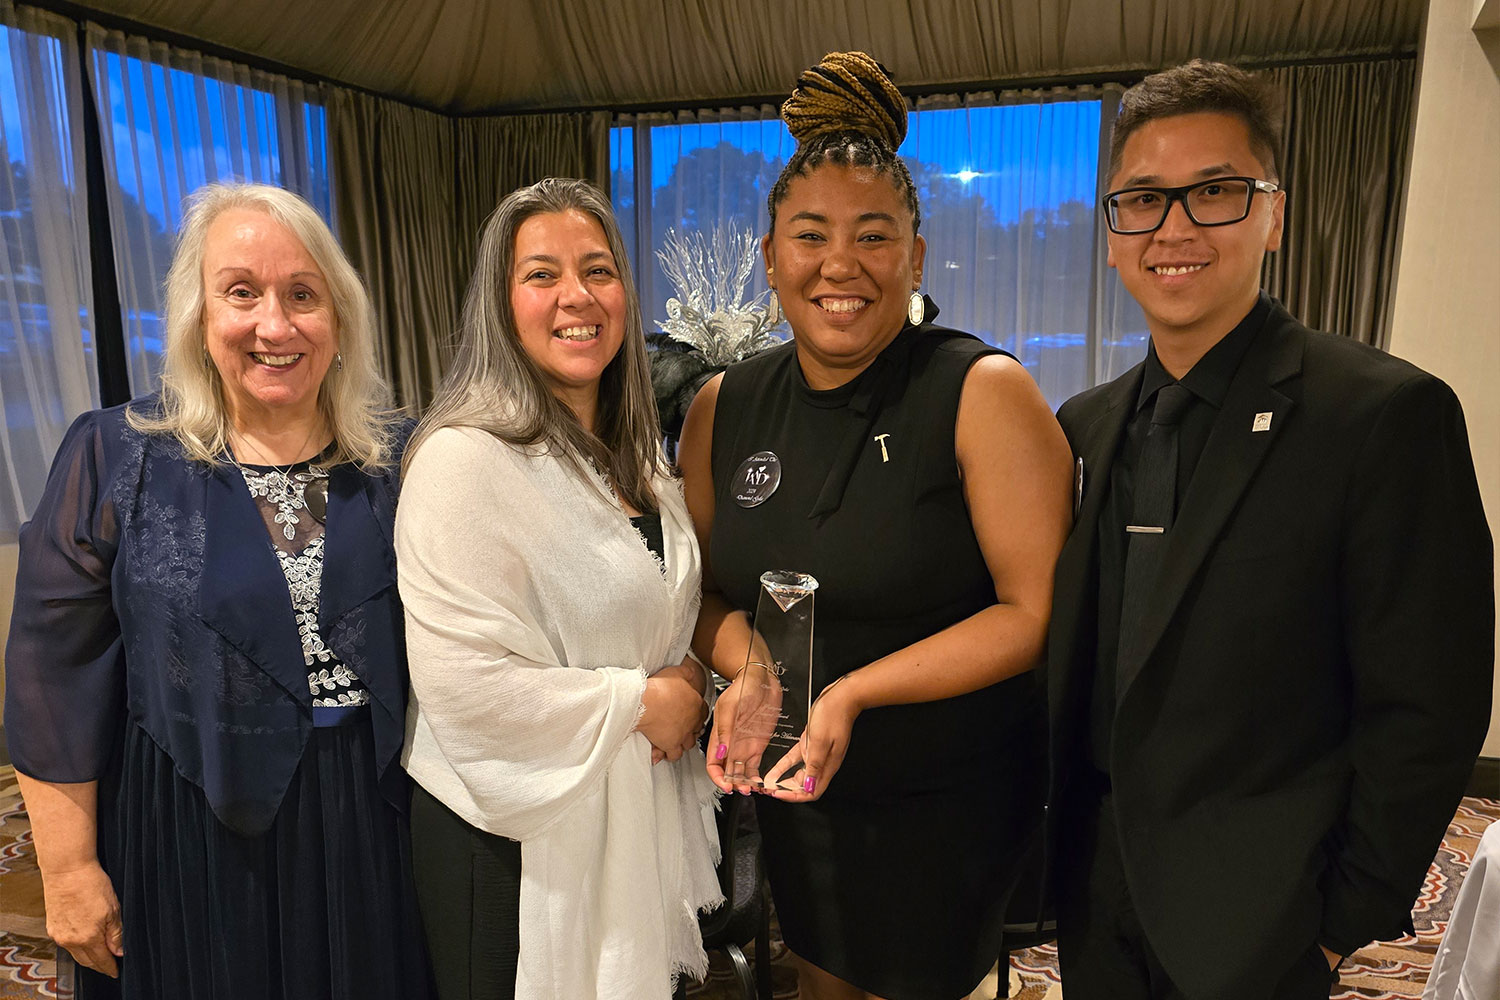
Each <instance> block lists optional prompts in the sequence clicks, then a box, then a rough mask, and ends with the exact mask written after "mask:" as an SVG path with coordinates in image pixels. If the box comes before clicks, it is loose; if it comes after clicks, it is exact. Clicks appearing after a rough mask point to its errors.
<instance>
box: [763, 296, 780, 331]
mask: <svg viewBox="0 0 1500 1000" xmlns="http://www.w3.org/2000/svg"><path fill="white" fill-rule="evenodd" d="M766 318H767V319H768V320H770V321H771V325H772V326H775V325H776V324H777V323H780V322H781V299H780V297H778V296H777V294H776V289H774V288H773V289H771V294H770V297H768V298H767V299H766Z"/></svg>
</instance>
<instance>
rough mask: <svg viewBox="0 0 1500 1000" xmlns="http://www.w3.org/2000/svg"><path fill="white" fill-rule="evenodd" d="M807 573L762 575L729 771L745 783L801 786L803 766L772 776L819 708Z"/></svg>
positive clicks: (814, 584)
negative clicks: (797, 775) (815, 694)
mask: <svg viewBox="0 0 1500 1000" xmlns="http://www.w3.org/2000/svg"><path fill="white" fill-rule="evenodd" d="M817 589H818V581H817V580H815V579H813V578H812V577H811V576H808V575H807V574H806V573H796V572H792V571H790V570H772V571H770V572H768V573H762V574H761V577H760V599H759V600H758V601H757V602H756V605H755V622H754V624H753V626H752V628H751V632H750V648H749V650H748V651H747V653H746V655H745V667H744V670H743V671H742V672H741V674H740V678H739V680H740V697H739V701H738V702H736V704H735V708H734V719H733V728H732V729H731V731H730V737H729V745H728V748H727V749H728V754H727V755H726V758H725V760H724V773H725V777H727V778H728V779H729V780H730V781H731V782H733V783H735V784H737V785H748V786H750V787H752V788H760V789H768V788H783V789H787V790H789V791H801V790H802V786H801V784H800V782H798V781H796V780H794V774H795V772H796V768H795V767H790V768H788V769H787V770H788V773H786V774H781V775H777V776H775V779H774V780H772V781H767V780H766V777H765V776H767V775H772V774H773V772H775V771H776V770H777V765H778V764H779V763H780V762H781V759H782V758H783V757H785V756H786V755H787V753H788V752H789V751H791V750H792V749H793V748H794V747H796V745H797V743H798V741H800V740H801V738H802V731H803V730H804V729H806V728H807V716H808V712H809V711H810V710H811V708H812V638H813V597H814V593H815V592H816V591H817Z"/></svg>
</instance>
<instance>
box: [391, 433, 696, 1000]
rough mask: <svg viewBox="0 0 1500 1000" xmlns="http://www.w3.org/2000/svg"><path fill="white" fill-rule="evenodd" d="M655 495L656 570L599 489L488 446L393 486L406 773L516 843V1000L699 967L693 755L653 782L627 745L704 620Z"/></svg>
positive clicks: (671, 504)
mask: <svg viewBox="0 0 1500 1000" xmlns="http://www.w3.org/2000/svg"><path fill="white" fill-rule="evenodd" d="M655 487H656V492H657V496H658V499H659V503H660V505H661V518H662V534H663V549H664V556H665V558H664V561H663V563H658V562H657V560H656V558H655V556H654V555H653V554H652V553H651V551H650V550H649V549H648V548H647V547H646V545H645V544H643V542H642V540H641V537H640V535H639V534H638V533H637V532H636V530H635V528H634V527H633V526H632V525H631V524H630V521H629V519H628V517H627V516H626V514H625V513H624V511H623V510H621V508H620V507H619V504H618V503H617V502H616V501H615V500H614V498H613V496H612V495H611V494H610V493H609V491H608V489H607V487H606V486H605V484H604V482H603V480H602V479H597V478H585V477H583V476H580V475H579V474H578V473H577V472H575V471H574V470H573V468H572V467H571V466H570V465H569V464H567V463H566V462H564V461H563V460H561V459H559V458H556V457H553V456H550V455H547V454H545V452H544V450H543V449H540V448H531V449H522V448H518V447H513V446H511V445H508V444H506V443H505V442H503V441H501V440H499V439H498V438H496V437H494V436H493V435H491V434H489V433H487V432H485V431H481V430H477V429H473V428H444V429H442V430H439V431H437V432H436V433H434V434H433V435H432V436H431V437H429V438H428V439H427V440H426V441H424V442H423V443H422V445H421V447H420V449H419V450H418V452H417V454H416V456H415V458H414V459H413V460H412V464H411V467H410V469H409V470H408V472H407V475H406V480H405V483H404V484H403V486H402V493H401V501H400V505H399V507H398V509H397V514H396V562H397V576H398V579H399V582H400V589H401V600H402V603H403V604H404V605H405V606H406V622H407V636H406V637H407V655H408V659H409V661H410V666H411V701H410V705H409V708H408V711H407V721H406V748H405V751H404V753H403V755H402V763H403V764H404V765H405V767H406V769H407V771H408V772H410V774H411V776H412V777H413V778H414V779H415V780H416V781H417V782H418V783H419V784H420V785H421V786H422V787H423V788H425V789H426V790H427V791H429V792H430V793H432V795H433V796H435V797H436V798H437V799H438V800H439V801H441V802H442V803H443V804H444V805H446V806H447V807H448V808H449V809H452V810H453V811H454V812H455V813H457V814H458V815H459V816H461V817H463V818H464V819H465V820H467V821H468V822H469V823H471V824H472V825H474V826H476V827H478V828H480V829H482V830H486V831H488V832H490V833H493V834H498V835H500V836H502V837H509V838H511V839H513V840H518V841H520V842H521V894H520V932H521V942H520V944H521V948H520V964H519V971H518V973H517V979H516V997H517V998H518V1000H552V998H556V997H568V998H570V1000H588V998H601V1000H602V998H606V997H618V998H621V1000H642V998H651V997H661V998H663V1000H666V998H667V997H669V996H670V995H671V990H672V986H673V983H674V981H675V978H676V976H677V975H678V974H679V973H682V972H687V973H689V974H692V975H694V976H697V977H700V978H701V976H702V975H703V974H704V972H705V971H706V970H707V965H708V959H707V956H706V955H705V954H704V951H703V945H702V941H701V939H700V936H699V933H698V920H697V915H698V913H699V911H700V910H704V909H709V908H711V907H713V906H715V905H718V904H719V903H720V902H721V901H722V898H721V896H720V893H719V888H718V881H717V878H716V876H715V873H714V865H715V862H716V860H717V855H718V842H717V835H716V832H715V827H714V818H713V810H714V788H713V784H712V782H710V781H709V780H708V777H707V774H706V772H705V769H704V760H703V754H702V753H701V752H700V751H699V750H697V749H696V748H694V749H693V751H692V752H690V753H688V754H685V755H684V756H683V757H682V759H680V760H678V761H676V762H675V763H672V762H666V761H664V762H662V763H660V764H657V765H656V766H654V767H653V766H652V764H651V745H650V743H649V742H648V741H647V740H646V738H645V736H643V735H641V734H640V733H638V732H635V731H634V730H635V725H636V721H637V719H638V718H639V716H640V713H641V710H642V702H641V696H642V693H643V692H644V690H645V684H646V678H647V676H648V675H650V674H653V673H655V672H656V671H657V670H659V669H661V668H662V667H664V666H670V665H673V664H676V663H680V662H681V661H682V659H683V657H684V656H685V655H686V653H687V648H688V642H689V640H690V639H691V636H692V632H693V626H694V622H695V620H696V618H697V612H698V600H699V589H698V588H699V577H700V564H699V555H698V546H697V542H696V540H695V538H694V536H693V531H692V526H691V522H690V521H689V519H688V514H687V507H686V504H685V503H684V501H683V498H682V488H681V485H680V483H678V482H676V481H674V480H670V479H666V478H659V479H658V480H657V482H656V483H655Z"/></svg>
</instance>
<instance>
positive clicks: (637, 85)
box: [85, 0, 1423, 114]
mask: <svg viewBox="0 0 1500 1000" xmlns="http://www.w3.org/2000/svg"><path fill="white" fill-rule="evenodd" d="M85 6H87V7H90V8H93V9H96V10H100V11H105V12H111V13H115V14H118V15H120V16H122V17H127V18H130V19H132V20H135V21H137V22H140V23H143V24H148V25H154V26H156V27H159V28H163V29H166V30H168V31H172V32H176V33H178V34H181V35H186V36H189V37H192V38H198V39H202V40H204V41H207V42H210V43H213V44H215V45H219V46H223V47H225V48H228V49H233V50H237V51H240V52H251V53H255V54H257V55H258V56H259V57H261V58H263V59H268V60H273V61H275V62H279V63H282V64H284V65H286V66H290V67H295V68H297V69H300V70H302V71H304V72H307V73H312V74H315V75H317V76H321V77H325V78H327V79H331V80H336V81H341V82H344V83H348V84H353V85H355V86H359V87H363V88H366V89H369V90H372V91H375V92H377V93H381V94H386V95H389V96H392V97H396V98H399V99H402V100H405V101H408V102H411V103H414V104H417V105H420V106H422V107H425V108H429V109H433V110H438V111H442V112H444V113H447V114H484V113H504V112H511V111H537V110H543V109H548V108H573V107H621V106H629V105H636V104H664V105H670V104H678V105H681V104H694V103H712V102H724V103H734V102H735V101H738V100H742V99H745V98H749V97H757V96H762V95H771V94H783V93H785V92H786V91H787V90H788V89H789V87H790V84H791V82H792V81H793V80H794V79H795V78H796V75H797V73H798V72H799V71H800V70H801V69H803V68H804V67H806V66H808V65H810V64H812V63H813V62H815V61H816V60H817V59H818V58H819V57H820V56H822V55H823V53H824V52H826V51H829V50H831V49H847V48H861V49H865V50H866V51H869V52H871V53H873V54H875V55H876V56H877V57H878V58H879V59H881V60H882V61H883V62H884V63H885V64H886V66H887V67H888V68H889V69H890V70H891V71H892V73H893V75H894V77H895V79H896V82H897V84H898V85H899V86H901V87H903V88H923V87H943V86H953V87H958V86H960V85H963V84H973V83H977V82H993V81H1005V80H1024V79H1037V78H1051V77H1057V76H1072V75H1086V74H1095V75H1098V74H1113V73H1129V72H1132V71H1143V70H1150V69H1154V68H1158V67H1161V66H1164V65H1169V64H1172V63H1176V62H1181V61H1183V60H1186V59H1189V58H1192V57H1193V56H1205V57H1210V58H1219V59H1226V60H1231V61H1236V62H1253V61H1270V60H1283V59H1303V58H1318V57H1327V56H1350V55H1378V54H1391V53H1395V52H1409V51H1411V50H1412V49H1413V48H1414V47H1415V45H1416V42H1417V35H1418V31H1419V28H1420V24H1421V16H1422V8H1423V4H1422V2H1421V0H1298V2H1291V0H1283V2H1276V3H1267V2H1265V0H1259V2H1257V0H1130V2H1128V3H1126V2H1122V0H1031V2H1009V0H911V2H909V3H908V2H896V0H796V2H793V0H760V2H758V3H733V2H726V0H609V2H607V3H602V2H599V0H550V2H547V3H522V2H517V0H390V2H385V3H378V4H377V3H370V2H368V0H321V2H320V3H317V4H313V3H308V2H307V0H257V2H255V3H246V2H244V0H85Z"/></svg>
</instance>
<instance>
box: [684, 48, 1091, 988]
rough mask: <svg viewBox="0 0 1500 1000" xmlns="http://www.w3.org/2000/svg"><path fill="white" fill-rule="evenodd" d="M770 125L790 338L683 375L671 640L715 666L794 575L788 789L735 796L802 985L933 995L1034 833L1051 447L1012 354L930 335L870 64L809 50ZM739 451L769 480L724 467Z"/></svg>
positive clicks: (994, 923)
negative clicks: (686, 408) (700, 593)
mask: <svg viewBox="0 0 1500 1000" xmlns="http://www.w3.org/2000/svg"><path fill="white" fill-rule="evenodd" d="M782 117H783V119H784V120H785V121H786V123H787V125H788V127H789V128H790V129H791V130H792V134H793V136H794V137H795V138H796V139H797V142H798V148H797V151H796V153H795V154H794V155H793V156H792V158H791V160H790V161H789V162H788V163H787V166H786V169H785V170H783V171H782V173H781V177H780V178H779V179H778V180H777V182H776V186H775V187H774V188H773V189H772V191H771V196H770V206H769V207H770V215H771V227H770V232H769V233H768V234H767V235H766V237H765V238H764V241H763V249H764V256H765V263H766V273H767V278H768V281H769V283H770V285H771V287H772V288H774V289H775V290H776V293H777V295H778V296H779V298H780V300H781V307H782V309H783V311H784V312H785V315H786V317H787V319H788V321H789V322H790V325H791V328H792V333H793V342H792V343H789V344H786V345H784V346H781V347H778V348H773V349H772V350H769V351H766V352H765V353H763V354H760V355H758V356H756V357H754V358H751V359H750V360H748V361H745V362H743V363H741V364H738V365H735V366H733V367H731V368H730V369H729V370H728V371H727V372H725V373H724V374H723V375H722V376H719V377H718V378H716V379H714V380H713V381H711V382H709V383H708V384H707V385H706V386H705V387H704V389H703V391H702V392H701V393H700V394H699V396H698V398H697V400H696V401H695V402H694V404H693V407H692V409H691V411H690V412H689V414H688V417H687V421H686V425H685V427H684V429H683V435H682V447H681V450H680V452H679V460H680V462H681V465H682V470H683V473H684V476H685V479H686V489H687V498H688V506H689V508H690V510H691V512H692V514H693V520H694V521H695V523H696V526H697V530H698V533H699V539H700V542H701V544H702V548H703V551H704V554H705V558H704V573H703V578H704V597H703V608H702V612H701V614H700V616H699V619H698V629H697V634H696V636H695V640H694V646H695V649H696V651H697V653H698V655H699V656H700V657H701V658H702V659H703V660H704V662H706V663H710V664H711V665H712V666H713V669H714V670H716V671H718V672H719V673H720V674H722V675H724V676H725V677H727V678H731V679H734V678H735V677H736V674H737V673H738V672H739V671H740V670H741V667H742V665H743V663H744V660H745V651H746V649H747V646H748V643H749V640H750V622H749V617H748V616H749V614H750V613H751V612H752V611H753V610H754V608H755V604H756V597H757V593H758V580H759V577H760V574H761V573H762V572H764V571H766V570H770V569H792V570H798V571H803V572H807V573H810V574H812V575H813V576H814V577H816V578H817V579H818V581H819V584H820V586H819V589H818V594H817V602H818V604H817V634H816V637H815V646H814V655H813V689H814V691H821V692H822V693H821V694H820V695H819V696H818V698H817V701H816V702H815V704H814V706H813V711H812V715H811V718H810V721H809V722H808V725H807V728H806V731H805V732H804V734H803V739H802V741H801V743H800V744H799V747H798V749H797V750H794V751H792V755H791V756H792V758H793V760H794V765H793V770H792V773H794V774H795V778H796V782H797V784H798V785H799V786H800V787H801V788H802V789H804V790H803V791H798V792H786V791H775V792H773V793H771V794H768V795H759V796H757V798H756V801H757V806H758V809H757V812H758V816H759V819H760V824H761V832H762V836H763V842H764V845H765V854H766V865H767V870H768V873H769V876H770V882H771V891H772V895H773V896H774V898H775V903H776V907H777V911H778V913H779V915H780V920H781V928H782V931H783V934H784V936H785V939H786V942H787V945H788V946H789V947H790V948H791V950H792V951H793V952H794V953H795V955H796V957H797V960H798V973H799V982H800V986H801V990H802V996H803V997H804V998H808V1000H828V998H838V1000H843V998H855V997H860V998H864V997H871V996H878V997H888V998H893V1000H918V998H920V1000H929V998H930V1000H954V998H956V997H961V996H965V995H967V994H968V993H969V992H970V991H971V990H972V989H973V988H974V987H975V986H976V985H977V984H978V982H979V981H980V979H981V978H982V977H983V976H984V974H985V973H986V972H987V971H988V970H989V968H990V966H991V965H992V964H993V962H994V961H995V959H996V957H997V956H998V954H999V949H1000V931H1001V927H1002V923H1003V914H1004V908H1005V901H1006V897H1007V895H1008V894H1009V891H1010V888H1011V886H1012V884H1013V882H1014V881H1015V876H1016V875H1017V872H1018V868H1019V864H1020V859H1021V857H1022V855H1023V853H1024V851H1025V849H1026V847H1027V845H1028V843H1029V841H1030V840H1031V839H1032V837H1033V836H1034V834H1035V832H1036V830H1037V827H1038V824H1039V822H1040V820H1041V796H1042V787H1041V786H1042V783H1043V777H1042V776H1043V774H1044V766H1043V761H1042V750H1041V747H1042V741H1041V730H1042V727H1043V721H1042V720H1043V712H1042V707H1041V699H1040V692H1039V690H1038V688H1037V685H1036V684H1035V683H1034V681H1033V679H1032V678H1031V677H1029V676H1025V675H1026V674H1027V672H1028V671H1030V670H1031V669H1032V667H1034V666H1035V665H1036V664H1037V662H1038V661H1039V659H1040V657H1041V654H1042V648H1043V643H1044V637H1045V635H1046V629H1047V619H1048V614H1049V611H1050V605H1051V596H1052V568H1053V563H1054V562H1055V561H1056V558H1057V554H1058V551H1059V549H1060V548H1061V547H1062V543H1063V538H1064V536H1065V534H1066V532H1067V529H1068V523H1069V516H1068V480H1069V461H1070V456H1069V451H1068V446H1067V443H1066V441H1065V440H1064V438H1063V435H1062V432H1061V430H1060V429H1059V427H1058V425H1057V422H1056V421H1055V420H1054V419H1053V417H1052V414H1051V411H1050V410H1049V409H1048V407H1047V404H1046V402H1045V401H1044V400H1043V398H1042V395H1041V393H1040V392H1039V391H1038V390H1037V388H1036V386H1035V385H1034V384H1033V383H1032V381H1031V379H1030V377H1029V376H1028V375H1027V374H1026V371H1025V369H1023V368H1022V367H1021V366H1020V364H1018V363H1017V362H1016V361H1015V359H1013V358H1011V357H1010V356H1008V355H1006V354H1004V353H1002V352H999V351H996V350H995V349H993V348H991V347H988V346H986V345H985V344H983V343H981V342H980V341H978V340H976V339H975V338H973V337H970V336H969V335H967V334H963V333H959V332H958V331H955V330H948V329H944V328H943V327H939V326H936V325H934V324H933V322H932V320H933V319H934V317H935V316H936V315H937V307H936V306H935V305H933V303H932V302H931V300H929V299H925V298H924V297H923V296H922V295H921V293H920V292H919V289H920V287H921V284H922V263H923V259H924V254H925V250H926V246H925V243H924V241H923V239H922V237H921V236H919V235H917V228H918V225H919V223H920V221H921V210H920V206H919V205H918V203H917V193H916V189H915V186H914V185H913V183H912V179H911V174H910V173H909V172H908V171H907V168H906V166H905V165H904V164H903V163H902V161H901V159H900V158H899V157H898V156H897V154H896V149H897V147H898V146H899V145H900V142H901V140H902V138H903V137H904V136H905V134H906V105H905V102H904V100H903V99H902V97H901V95H900V94H899V93H898V92H897V91H896V89H895V88H894V87H893V86H892V84H891V82H890V80H889V79H887V77H886V74H885V73H884V71H883V70H882V69H881V68H880V66H879V64H877V63H876V62H875V61H874V60H872V59H871V58H870V57H869V56H866V55H864V54H863V53H858V52H853V53H834V54H832V55H829V56H827V57H826V58H825V59H824V60H823V62H821V63H819V64H818V65H817V66H815V67H813V68H812V69H810V70H808V71H807V72H806V73H804V74H803V75H802V77H801V78H800V79H799V81H798V86H797V89H796V90H795V91H794V92H793V94H792V96H791V99H790V100H788V101H787V102H786V104H785V105H784V106H783V108H782ZM764 452H772V453H774V455H775V456H776V461H775V462H774V463H773V464H775V465H776V466H777V467H778V469H779V473H780V479H779V484H778V483H777V482H776V481H775V478H774V477H772V478H771V479H770V480H764V479H763V478H762V477H759V476H756V477H754V479H753V480H752V479H750V478H749V475H750V473H751V471H752V469H751V466H750V464H749V463H746V459H748V458H749V457H750V456H751V455H756V454H757V453H764ZM757 464H758V465H759V466H763V465H765V464H766V462H765V459H764V458H763V457H762V458H760V460H759V462H758V463H757ZM747 482H759V483H760V485H759V486H758V487H757V488H754V489H749V490H747V489H745V488H744V487H745V486H746V484H747ZM773 485H774V487H775V488H774V490H773V489H771V487H772V486H773ZM740 689H741V685H740V684H739V683H731V685H730V687H729V689H728V690H727V691H726V692H725V694H724V695H723V696H722V697H721V698H720V699H719V708H718V711H717V713H716V721H715V723H714V731H713V735H712V741H711V743H710V745H709V747H710V753H709V757H710V762H709V771H710V774H711V775H712V776H713V777H714V779H715V781H716V782H718V784H719V785H720V787H721V788H723V789H724V790H726V791H731V790H743V787H744V786H743V785H737V784H736V783H735V782H732V781H730V780H728V778H727V777H726V774H725V764H726V763H728V762H727V761H726V760H725V756H726V747H727V745H728V744H729V742H730V738H731V737H730V732H729V730H730V727H731V725H732V720H733V718H734V706H735V704H736V703H737V701H738V699H739V697H740V694H741V690H740Z"/></svg>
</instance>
